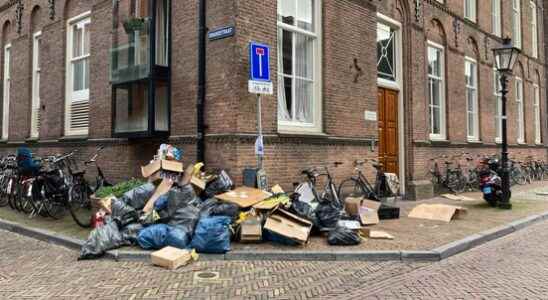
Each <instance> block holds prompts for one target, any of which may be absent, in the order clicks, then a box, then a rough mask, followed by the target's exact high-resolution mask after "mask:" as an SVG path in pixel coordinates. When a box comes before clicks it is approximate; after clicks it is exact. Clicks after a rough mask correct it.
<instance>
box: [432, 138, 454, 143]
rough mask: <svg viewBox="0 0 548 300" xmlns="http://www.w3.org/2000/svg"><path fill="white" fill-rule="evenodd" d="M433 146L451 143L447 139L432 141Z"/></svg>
mask: <svg viewBox="0 0 548 300" xmlns="http://www.w3.org/2000/svg"><path fill="white" fill-rule="evenodd" d="M429 142H430V143H431V144H450V143H451V141H449V140H447V139H432V138H431V139H430V141H429Z"/></svg>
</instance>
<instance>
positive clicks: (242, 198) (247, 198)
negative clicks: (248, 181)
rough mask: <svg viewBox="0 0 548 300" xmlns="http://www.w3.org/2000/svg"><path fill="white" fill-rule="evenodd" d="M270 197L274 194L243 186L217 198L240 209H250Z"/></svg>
mask: <svg viewBox="0 0 548 300" xmlns="http://www.w3.org/2000/svg"><path fill="white" fill-rule="evenodd" d="M270 196H272V194H270V193H269V192H265V191H263V190H259V189H255V188H250V187H246V186H243V187H239V188H236V189H234V190H232V191H230V192H226V193H224V194H221V195H217V196H215V198H217V199H219V200H222V201H226V202H229V203H234V204H236V205H238V206H239V207H240V208H248V207H251V206H253V205H255V204H257V203H259V202H261V201H263V200H265V199H267V198H269V197H270Z"/></svg>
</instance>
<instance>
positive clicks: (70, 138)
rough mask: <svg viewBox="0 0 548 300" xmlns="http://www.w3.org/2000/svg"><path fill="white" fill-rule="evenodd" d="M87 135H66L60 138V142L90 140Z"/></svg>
mask: <svg viewBox="0 0 548 300" xmlns="http://www.w3.org/2000/svg"><path fill="white" fill-rule="evenodd" d="M88 138H89V137H88V136H87V135H67V136H64V137H61V138H59V140H58V141H59V142H76V141H87V140H88Z"/></svg>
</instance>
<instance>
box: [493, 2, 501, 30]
mask: <svg viewBox="0 0 548 300" xmlns="http://www.w3.org/2000/svg"><path fill="white" fill-rule="evenodd" d="M500 1H501V0H491V28H492V31H491V32H492V33H493V34H494V35H496V36H501V35H502V18H501V9H500Z"/></svg>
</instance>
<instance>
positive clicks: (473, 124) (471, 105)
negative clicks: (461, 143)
mask: <svg viewBox="0 0 548 300" xmlns="http://www.w3.org/2000/svg"><path fill="white" fill-rule="evenodd" d="M464 69H465V70H464V77H465V82H466V121H467V133H468V140H469V141H478V140H479V116H478V70H477V65H476V61H475V60H473V59H471V58H469V57H466V58H465V60H464Z"/></svg>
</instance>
